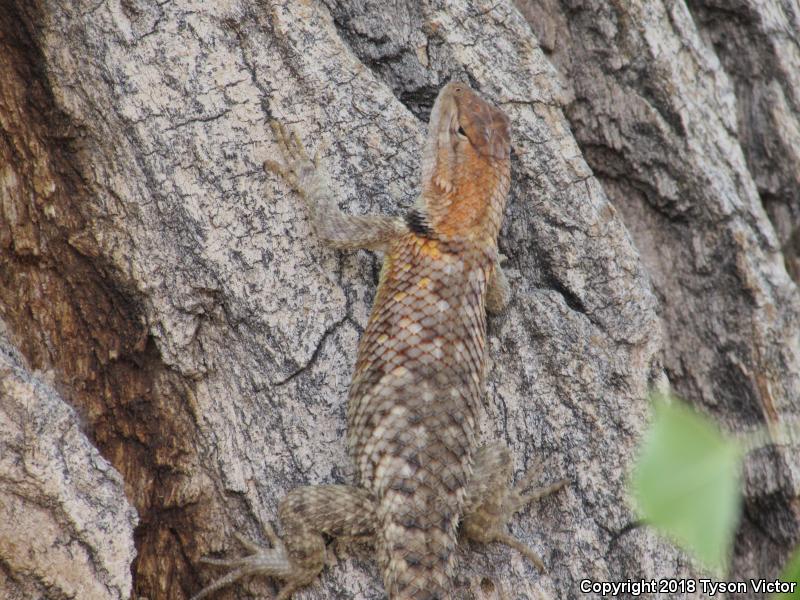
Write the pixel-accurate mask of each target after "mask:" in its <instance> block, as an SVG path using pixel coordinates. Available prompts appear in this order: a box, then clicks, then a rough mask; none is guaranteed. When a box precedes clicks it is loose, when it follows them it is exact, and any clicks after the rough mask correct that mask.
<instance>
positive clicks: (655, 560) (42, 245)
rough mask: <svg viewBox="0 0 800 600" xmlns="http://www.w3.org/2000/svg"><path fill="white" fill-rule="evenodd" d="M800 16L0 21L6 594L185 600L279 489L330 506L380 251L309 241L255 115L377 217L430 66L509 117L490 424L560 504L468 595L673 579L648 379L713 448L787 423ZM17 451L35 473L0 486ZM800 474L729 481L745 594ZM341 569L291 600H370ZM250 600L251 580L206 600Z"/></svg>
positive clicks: (33, 14)
mask: <svg viewBox="0 0 800 600" xmlns="http://www.w3.org/2000/svg"><path fill="white" fill-rule="evenodd" d="M798 12H800V11H799V10H798V7H797V4H796V3H793V2H791V1H790V0H783V1H781V0H762V1H760V2H756V1H755V0H740V1H738V2H735V3H730V2H727V1H725V2H722V1H720V2H714V1H711V0H692V1H690V2H688V5H687V3H684V2H672V1H669V0H663V1H655V0H652V1H647V0H637V1H631V2H624V3H623V2H609V3H605V2H604V3H598V2H588V1H586V2H581V1H578V0H563V1H561V2H559V1H557V0H518V4H517V5H516V6H515V5H513V4H512V3H511V2H509V1H499V2H498V1H494V2H478V3H471V2H460V1H457V0H452V1H451V2H433V1H432V2H426V3H424V5H423V6H422V7H419V6H417V4H416V3H412V2H393V3H391V7H387V6H386V3H384V2H378V1H372V0H362V1H360V2H341V3H337V2H334V1H333V0H327V1H325V2H321V3H320V2H314V3H293V2H283V3H273V2H269V3H267V2H247V1H244V0H229V1H227V2H213V3H212V2H197V1H194V2H193V1H191V0H174V1H172V2H145V1H139V0H116V1H115V0H108V1H105V2H97V1H96V0H93V1H91V2H89V1H83V0H69V1H66V0H63V1H58V0H34V1H28V0H26V1H22V0H18V1H16V2H15V1H12V0H5V1H2V2H0V134H1V135H0V319H2V321H3V322H5V324H6V325H7V327H8V330H9V334H8V337H9V339H10V340H11V341H12V343H13V344H14V345H15V346H16V348H18V350H19V352H20V353H21V354H22V356H24V361H25V364H23V359H21V358H19V357H18V356H17V355H16V354H14V353H13V352H10V351H9V352H6V353H4V354H0V357H5V358H3V359H2V362H0V394H2V395H1V396H0V428H2V430H3V438H2V439H3V441H4V442H5V439H6V430H8V432H9V433H8V439H11V440H21V441H20V442H19V443H17V442H12V443H11V445H10V446H9V447H10V448H11V450H9V451H10V452H11V454H10V455H9V456H20V457H21V458H20V459H19V460H16V459H11V460H8V459H6V454H5V453H4V454H3V455H2V456H0V513H3V519H5V516H4V515H5V513H6V511H8V510H19V508H15V507H16V506H17V504H14V503H18V504H19V506H22V504H23V503H25V502H32V503H35V505H36V509H35V510H38V511H40V512H41V518H34V519H33V520H32V521H31V523H32V524H31V526H30V527H29V528H25V525H24V524H23V523H24V521H23V519H22V518H20V519H19V520H18V521H17V522H16V523H15V522H14V521H12V522H11V523H8V522H7V521H6V522H5V523H4V524H2V525H0V596H3V597H6V596H10V597H12V598H13V597H16V596H15V595H14V594H16V595H17V596H19V597H32V598H39V597H42V598H45V597H46V598H62V597H81V598H84V597H85V598H90V597H91V598H105V597H110V598H116V597H126V596H127V595H128V594H129V591H130V589H132V590H133V592H132V594H133V597H139V596H141V597H146V598H149V599H151V600H155V599H157V598H176V599H178V598H185V597H186V596H187V595H189V594H191V593H193V592H195V591H197V590H198V589H199V588H200V587H201V586H202V584H203V583H204V582H208V581H209V580H210V579H211V578H213V577H214V576H215V575H216V574H218V573H215V572H214V571H213V568H211V567H206V566H202V565H199V564H198V562H197V559H198V558H199V557H200V556H202V555H205V554H208V553H216V552H221V553H225V554H230V553H235V552H240V551H243V549H242V548H239V547H238V544H236V542H235V541H234V539H233V538H232V535H231V534H232V532H233V531H236V530H240V531H244V532H248V533H249V534H250V535H251V536H252V537H254V538H257V539H260V540H261V541H264V540H263V536H261V535H260V532H259V530H260V524H261V523H264V522H267V521H270V520H272V519H273V518H274V515H275V508H276V504H277V502H278V501H279V499H280V498H281V497H282V495H283V494H284V493H285V492H286V491H287V490H289V489H291V488H293V487H295V486H297V485H302V484H306V483H332V482H346V481H348V479H349V478H350V475H351V473H352V466H351V465H350V463H349V460H348V458H347V454H346V449H345V444H344V423H345V419H344V399H345V396H346V390H347V386H348V383H349V374H350V372H351V369H352V361H353V357H354V353H355V345H356V343H357V339H358V336H359V334H360V332H361V331H362V329H363V327H364V324H365V322H366V319H367V315H368V310H369V306H370V302H371V299H372V294H373V289H374V283H375V279H376V277H377V271H378V268H379V261H378V259H377V258H376V257H374V256H372V255H370V254H368V253H365V252H359V253H350V254H340V253H336V252H333V251H329V250H326V249H323V248H322V247H321V246H320V245H319V244H318V243H317V242H316V240H315V239H314V236H313V232H312V231H310V229H309V226H308V222H307V220H306V217H305V215H304V213H303V209H302V205H301V204H300V203H299V202H298V199H297V197H296V196H295V195H294V194H292V193H291V192H290V191H289V190H287V189H286V188H285V187H284V186H283V185H282V184H281V183H280V182H278V181H276V180H275V179H274V178H273V177H270V176H268V175H267V174H265V173H264V172H263V170H262V168H261V164H262V162H263V160H264V159H265V158H272V157H275V151H276V146H275V144H274V141H273V140H272V139H271V136H270V133H269V128H268V127H266V122H267V121H268V120H269V119H270V118H280V119H282V120H284V121H288V122H289V123H295V124H296V125H297V129H298V130H299V132H300V134H301V136H302V137H303V138H304V139H305V141H306V142H307V143H308V144H310V145H312V146H315V147H321V148H323V153H324V155H325V157H326V164H327V165H328V167H329V170H330V172H331V174H332V177H333V179H334V181H335V185H336V186H337V189H338V190H339V191H340V192H341V205H342V206H343V207H344V208H345V209H347V210H350V211H353V212H368V211H370V212H378V211H381V212H387V213H392V212H394V213H397V212H399V211H401V210H403V209H404V208H406V207H408V206H409V205H410V204H411V203H412V202H413V199H414V196H415V194H416V193H417V191H418V189H417V183H418V182H417V180H418V172H417V171H418V162H419V155H420V147H421V143H422V140H423V138H424V131H425V122H426V120H427V112H428V111H429V110H430V106H431V104H432V101H433V98H434V97H435V94H436V92H437V91H438V89H439V87H440V86H441V85H442V84H443V83H444V82H446V81H447V80H448V79H450V78H451V77H453V76H455V77H461V78H466V79H468V80H469V81H470V82H471V83H472V84H473V85H474V86H475V87H477V88H478V89H480V90H481V92H482V93H484V94H485V95H486V96H487V97H488V98H489V99H491V100H492V101H493V102H495V103H497V104H499V105H500V106H502V107H503V108H504V109H505V110H506V111H507V112H508V114H509V116H510V118H511V122H512V124H513V136H512V139H513V146H514V151H515V155H514V159H513V177H514V180H513V185H512V197H511V202H510V207H509V209H508V211H507V216H506V222H505V226H504V228H503V232H502V233H501V249H502V251H503V252H504V254H506V255H507V256H509V257H510V258H509V261H508V263H507V265H506V266H507V268H508V270H509V271H510V274H511V280H512V286H513V288H514V297H513V300H512V304H511V307H510V309H509V310H508V312H507V313H506V314H504V315H502V316H501V317H499V318H493V319H491V320H490V328H489V334H490V354H491V359H492V364H491V370H490V375H489V393H488V398H487V405H486V406H487V411H486V412H487V414H486V418H485V422H484V425H483V430H484V435H485V437H486V438H487V439H500V440H504V441H505V442H506V443H507V444H508V445H509V446H510V447H511V448H512V451H513V454H514V456H515V461H516V463H515V465H516V470H517V472H518V473H519V472H521V471H522V470H523V469H524V468H526V467H530V466H531V465H532V464H533V463H535V462H537V461H544V462H545V463H546V465H547V468H546V469H545V473H546V474H547V476H548V478H550V479H553V478H556V477H558V476H562V475H565V476H568V477H570V478H571V479H572V481H573V484H572V485H571V486H570V487H569V489H568V490H567V491H566V492H562V493H561V494H559V495H558V496H555V497H553V498H549V499H547V500H545V501H544V502H542V503H541V505H539V506H536V507H534V508H533V509H531V510H530V511H528V512H526V513H524V514H523V515H521V516H520V518H519V519H518V521H517V522H516V524H515V526H514V531H515V533H517V534H518V535H520V536H521V537H522V538H523V539H524V540H525V541H526V542H527V543H530V544H532V545H533V547H534V548H535V549H536V550H537V551H538V552H539V553H540V554H542V555H543V557H544V559H545V563H546V564H547V565H548V566H549V573H548V574H547V575H545V576H542V575H539V574H538V573H537V572H536V571H535V570H534V569H533V567H532V566H531V565H528V564H527V563H525V562H524V561H523V560H522V559H521V558H520V557H519V556H517V555H516V554H515V553H513V552H511V551H509V550H507V549H505V548H499V547H488V548H465V549H464V551H463V552H461V566H460V569H459V582H458V585H459V597H464V598H506V597H513V598H517V597H531V598H535V597H575V596H578V595H579V594H578V588H577V582H578V581H579V580H580V579H582V578H584V577H588V578H592V579H598V580H599V579H614V580H625V579H627V578H632V579H639V578H642V577H644V578H650V577H680V576H687V575H689V574H691V573H692V572H693V571H692V566H691V563H690V562H689V561H688V560H687V559H686V558H685V557H683V556H682V555H681V554H680V553H678V552H677V551H676V550H675V549H674V548H673V547H672V546H671V545H670V544H668V543H666V542H664V541H662V540H660V539H658V538H657V537H656V536H655V535H653V534H652V532H650V531H648V530H647V529H646V528H642V527H636V526H635V515H634V514H633V513H632V512H631V510H630V508H629V505H628V504H627V503H626V499H625V493H624V482H625V477H626V473H627V469H628V467H629V465H630V461H631V459H632V457H633V455H634V451H635V448H636V445H637V443H638V441H639V435H640V433H641V431H642V430H643V427H644V425H645V421H646V418H647V413H648V411H647V408H648V407H647V401H646V392H647V389H648V387H649V386H650V385H652V384H653V383H654V381H656V380H658V379H660V378H661V376H662V374H663V373H664V372H666V374H667V376H668V378H669V380H670V382H671V383H672V385H673V386H674V387H675V388H676V389H677V390H678V391H679V392H680V393H681V394H682V395H683V396H685V397H686V398H688V399H689V400H691V401H692V402H693V403H695V404H696V405H697V406H698V407H700V408H702V409H703V410H704V411H706V412H708V413H710V414H712V415H713V416H714V417H715V418H716V419H717V420H718V421H720V422H721V423H723V424H724V425H725V426H727V427H728V428H730V429H734V430H738V429H746V428H748V427H751V426H753V425H757V424H763V423H767V424H774V423H777V422H778V421H780V420H781V419H782V418H785V417H786V416H787V415H796V413H797V411H798V398H800V356H799V355H798V353H799V352H800V351H799V350H798V348H800V319H798V316H799V315H800V300H798V291H797V280H798V273H799V272H800V267H799V266H798V265H800V262H798V261H800V233H798V220H800V194H799V193H798V189H800V186H798V183H800V181H798V179H799V178H800V175H798V173H800V169H798V165H800V145H799V144H798V140H799V139H800V122H798V116H799V115H800V75H798V74H799V73H800V49H799V47H798V39H799V38H798V36H800V33H799V32H800V14H798ZM792 277H794V281H793V280H792ZM26 365H27V366H26ZM30 370H35V371H42V372H47V373H48V381H52V384H51V383H42V382H41V377H39V376H35V375H31V374H30ZM53 388H54V389H55V390H57V393H56V392H54V391H53ZM60 398H63V400H64V401H66V403H68V404H69V405H71V406H72V407H73V409H69V408H67V407H66V406H65V405H64V402H63V401H62V400H60ZM34 415H35V418H34ZM27 427H35V428H36V431H37V432H41V433H39V436H40V437H41V439H38V438H37V443H38V444H40V445H41V447H42V448H43V449H44V450H43V451H42V452H39V450H37V448H38V446H37V447H34V446H31V444H32V443H33V442H31V441H29V440H28V438H27V437H26V431H28V429H26V428H27ZM79 427H80V430H79V429H78V428H79ZM89 440H90V441H91V444H93V445H94V447H95V448H96V449H97V450H99V453H100V454H101V455H102V457H100V455H98V453H97V451H95V450H94V449H92V448H90V447H89V445H88V444H89ZM15 444H16V445H15ZM31 452H34V453H38V454H40V455H41V458H40V459H39V460H40V461H41V463H42V464H41V466H40V467H37V469H35V470H31V471H29V472H24V476H17V475H15V474H16V473H18V471H19V469H20V467H19V461H23V463H24V460H26V459H25V457H26V456H28V454H29V453H31ZM15 453H16V454H15ZM67 455H69V461H67V460H66V459H65V457H66V456H67ZM71 461H74V462H71ZM81 461H83V462H81ZM106 461H108V462H106ZM67 463H68V464H67ZM108 463H110V464H111V465H113V467H114V468H115V469H116V470H117V471H118V472H119V474H120V475H121V478H120V477H118V476H117V475H116V474H115V473H114V471H113V469H111V468H109V467H108ZM37 464H38V463H37ZM65 465H67V466H65ZM75 465H78V466H77V467H76V466H75ZM799 467H800V465H798V459H797V454H796V452H795V453H794V456H793V455H792V453H791V452H790V451H789V449H788V448H785V447H783V448H770V449H765V450H762V451H759V452H757V453H755V454H754V455H752V456H751V457H750V459H749V461H748V465H747V471H746V483H747V487H746V493H747V501H746V510H745V517H744V519H743V523H742V527H741V530H740V533H739V538H738V543H737V548H736V556H735V567H734V569H735V573H734V575H735V576H737V577H745V576H759V577H772V576H775V575H776V574H777V572H778V570H779V568H780V565H781V563H782V562H783V560H784V559H785V557H786V554H787V552H788V551H789V549H790V548H791V547H792V545H793V544H795V543H797V542H798V539H799V538H800V513H799V512H798V505H797V501H796V496H797V495H798V491H800V469H799ZM74 468H77V469H79V470H80V477H77V476H76V477H65V473H68V472H70V471H69V470H70V469H74ZM87 482H96V483H87ZM122 482H124V484H123V483H122ZM123 488H124V494H125V496H126V497H127V499H128V501H129V502H130V503H131V504H132V505H133V507H134V508H135V509H136V511H137V513H138V518H139V522H138V523H139V524H138V527H137V528H136V530H135V532H134V533H131V527H132V526H133V523H134V518H133V516H132V515H131V513H130V512H129V511H127V510H126V508H125V507H126V506H127V504H126V502H125V501H124V500H123V499H122V496H121V494H122V492H123ZM7 498H9V499H11V500H8V501H7V500H5V499H7ZM110 498H115V499H116V500H115V501H114V502H112V504H114V510H108V506H109V502H110V500H109V499H110ZM12 500H13V503H12ZM78 501H80V502H79V503H78ZM76 503H77V504H76ZM75 506H79V509H78V508H72V507H75ZM29 510H34V509H32V508H31V509H29ZM76 512H80V516H79V517H76V516H73V515H74V514H75V513H76ZM20 514H22V513H20ZM24 514H25V518H26V519H29V518H31V517H30V514H33V513H30V512H25V513H24ZM17 523H18V527H17V528H14V527H13V525H15V524H17ZM9 525H11V526H12V527H11V528H10V529H5V528H7V527H8V526H9ZM20 528H25V529H24V535H22V536H21V535H20ZM31 530H33V531H31ZM20 539H21V540H22V542H20V541H19V540H20ZM51 539H52V540H53V542H52V543H51V544H50V545H49V548H50V549H49V551H48V555H47V560H45V559H44V558H43V557H42V555H41V554H40V553H39V552H38V551H37V548H39V546H36V544H37V543H38V540H51ZM32 540H34V541H32ZM23 542H24V543H25V544H28V546H24V547H23V546H20V544H21V543H23ZM132 542H135V545H136V552H137V556H136V559H135V561H133V563H132V566H131V567H130V570H129V567H128V562H129V561H130V560H131V552H130V546H131V543H132ZM70 544H78V545H80V549H81V550H80V551H79V552H71V553H68V556H67V557H66V558H64V557H65V556H66V554H64V553H63V552H62V550H63V549H64V548H67V547H69V546H70ZM23 545H24V544H23ZM332 549H333V550H335V552H332V554H335V555H336V557H337V558H338V561H337V564H336V566H335V567H333V568H330V569H326V571H325V572H324V574H323V576H322V578H321V581H320V582H319V583H318V584H316V585H314V586H312V587H311V588H310V589H309V590H308V591H306V592H304V593H303V594H301V595H300V596H301V597H305V598H327V597H355V598H380V597H382V596H383V592H382V590H381V585H380V582H379V577H378V574H377V571H376V568H375V565H374V563H373V562H372V561H371V560H370V556H369V552H365V551H363V550H361V549H359V548H358V547H351V546H339V545H337V546H333V547H332ZM28 550H31V551H30V552H29V551H28ZM62 559H63V560H65V561H69V562H70V564H71V565H72V566H70V567H66V566H60V565H62V564H64V565H66V564H67V563H60V562H58V561H60V560H62ZM50 561H52V562H50ZM76 577H77V579H76ZM78 580H79V581H80V582H81V584H82V585H84V586H85V587H84V588H83V589H80V590H78V588H75V587H70V586H75V585H77V584H76V583H75V582H76V581H78ZM131 586H132V587H131ZM242 589H249V590H251V591H252V592H253V593H265V592H266V591H267V590H270V589H274V582H271V581H266V580H263V579H254V580H252V581H250V582H247V583H246V585H245V586H244V587H243V588H240V589H238V590H234V589H232V590H228V591H226V592H223V593H220V594H219V597H220V598H224V597H228V598H234V597H240V596H242V595H243V592H242ZM76 590H77V591H76Z"/></svg>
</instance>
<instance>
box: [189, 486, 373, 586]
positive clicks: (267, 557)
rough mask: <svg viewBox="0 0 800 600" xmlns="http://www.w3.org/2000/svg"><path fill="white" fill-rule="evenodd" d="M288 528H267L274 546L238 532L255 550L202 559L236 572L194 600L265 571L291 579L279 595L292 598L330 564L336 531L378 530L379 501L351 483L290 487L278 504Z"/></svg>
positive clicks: (355, 534) (363, 534) (362, 532)
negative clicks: (329, 544)
mask: <svg viewBox="0 0 800 600" xmlns="http://www.w3.org/2000/svg"><path fill="white" fill-rule="evenodd" d="M278 518H279V519H280V522H281V524H282V525H283V528H284V530H285V535H284V537H283V539H280V538H279V537H278V536H276V535H275V533H274V532H273V531H272V528H271V527H268V528H267V530H266V532H265V533H266V535H267V538H269V542H270V544H271V546H272V547H271V548H263V547H261V546H258V545H257V544H254V543H253V542H251V541H249V540H247V539H246V538H244V537H243V536H237V537H238V539H239V541H240V542H241V543H242V545H244V546H245V547H246V548H247V549H248V550H250V552H251V554H250V555H248V556H244V557H241V558H233V559H215V558H204V559H201V560H202V562H205V563H206V564H211V565H217V566H222V567H228V568H229V569H231V570H230V572H229V573H228V574H227V575H224V576H223V577H221V578H220V579H217V580H216V581H214V582H213V583H211V584H210V585H208V586H206V587H205V588H203V589H202V590H201V591H200V592H198V593H197V594H195V595H194V596H192V598H191V600H200V599H201V598H205V597H207V596H208V595H209V594H211V593H213V592H215V591H217V590H219V589H221V588H223V587H225V586H228V585H230V584H232V583H234V582H236V581H238V580H239V579H241V578H242V577H247V576H250V575H262V576H267V577H276V578H278V579H282V580H284V581H285V582H286V583H285V585H284V587H283V588H282V589H281V591H280V593H279V594H278V597H277V599H276V600H287V599H288V598H290V597H291V595H292V594H293V593H294V592H295V591H296V590H298V589H299V588H301V587H304V586H306V585H308V584H310V583H311V582H313V581H314V579H316V577H317V575H319V573H320V571H322V568H323V567H324V566H325V540H324V538H323V537H322V536H323V534H325V535H329V536H332V537H342V536H346V537H366V536H372V535H373V534H374V532H375V519H376V518H375V501H374V499H373V498H372V496H371V495H370V494H369V492H367V491H366V490H364V489H363V488H356V487H351V486H346V485H314V486H306V487H301V488H297V489H295V490H292V491H291V492H289V493H288V494H287V495H286V497H285V498H284V499H283V500H282V501H281V503H280V506H279V508H278Z"/></svg>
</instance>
